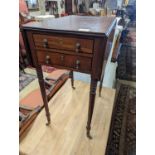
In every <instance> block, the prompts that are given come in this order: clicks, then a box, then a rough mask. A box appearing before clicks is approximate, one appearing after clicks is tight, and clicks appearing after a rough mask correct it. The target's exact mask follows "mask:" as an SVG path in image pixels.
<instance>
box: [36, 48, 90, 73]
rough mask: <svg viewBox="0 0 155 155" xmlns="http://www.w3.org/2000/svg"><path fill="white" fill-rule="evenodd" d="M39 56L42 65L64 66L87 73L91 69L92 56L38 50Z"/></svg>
mask: <svg viewBox="0 0 155 155" xmlns="http://www.w3.org/2000/svg"><path fill="white" fill-rule="evenodd" d="M37 57H38V62H39V64H41V65H42V64H45V65H50V66H53V67H64V68H68V69H72V70H77V71H81V72H86V73H90V71H91V58H87V57H82V56H75V55H68V54H61V53H55V52H45V51H37Z"/></svg>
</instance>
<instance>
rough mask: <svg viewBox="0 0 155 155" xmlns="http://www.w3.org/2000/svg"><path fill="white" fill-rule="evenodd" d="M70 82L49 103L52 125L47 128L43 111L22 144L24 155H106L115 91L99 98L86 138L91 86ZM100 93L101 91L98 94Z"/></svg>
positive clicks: (110, 91)
mask: <svg viewBox="0 0 155 155" xmlns="http://www.w3.org/2000/svg"><path fill="white" fill-rule="evenodd" d="M70 82H71V81H70V80H68V81H67V82H66V83H65V85H64V86H63V87H62V88H61V89H60V90H59V91H58V92H57V94H56V95H55V96H54V97H53V98H52V100H51V101H50V102H49V109H50V112H51V114H52V115H51V121H52V122H51V125H50V126H49V127H47V126H45V122H46V117H45V111H44V110H43V111H42V112H41V113H40V114H39V115H38V117H37V119H36V120H35V122H34V123H33V125H32V127H31V128H30V130H29V132H28V134H27V135H26V136H25V138H23V139H22V141H21V142H20V151H21V152H22V153H23V154H25V155H64V154H65V155H103V154H104V152H105V147H106V143H107V138H108V133H109V126H110V120H111V114H112V108H113V102H114V96H115V90H113V89H109V88H103V90H102V97H98V95H97V97H96V104H95V107H94V114H93V119H92V130H91V134H92V136H93V139H92V140H90V139H88V138H87V137H86V130H85V128H86V122H87V113H88V99H89V94H88V92H89V84H87V83H84V82H81V81H75V87H76V89H75V90H73V89H71V87H70ZM97 92H98V91H97Z"/></svg>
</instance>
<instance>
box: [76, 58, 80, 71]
mask: <svg viewBox="0 0 155 155" xmlns="http://www.w3.org/2000/svg"><path fill="white" fill-rule="evenodd" d="M79 66H80V60H76V69H79Z"/></svg>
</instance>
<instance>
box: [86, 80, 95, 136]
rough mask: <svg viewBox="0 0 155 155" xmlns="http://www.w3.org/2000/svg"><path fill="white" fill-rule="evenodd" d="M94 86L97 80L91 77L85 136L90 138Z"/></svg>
mask: <svg viewBox="0 0 155 155" xmlns="http://www.w3.org/2000/svg"><path fill="white" fill-rule="evenodd" d="M96 87H97V80H96V79H93V78H91V84H90V94H89V95H90V96H89V109H88V121H87V127H86V129H87V137H88V138H90V139H92V137H91V135H90V129H91V120H92V115H93V111H94V104H95V96H96Z"/></svg>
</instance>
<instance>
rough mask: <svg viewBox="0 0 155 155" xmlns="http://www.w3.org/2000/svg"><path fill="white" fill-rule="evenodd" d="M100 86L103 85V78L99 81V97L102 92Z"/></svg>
mask: <svg viewBox="0 0 155 155" xmlns="http://www.w3.org/2000/svg"><path fill="white" fill-rule="evenodd" d="M102 84H103V77H102V79H101V81H100V86H99V97H101V91H102Z"/></svg>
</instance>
